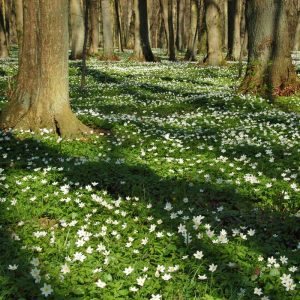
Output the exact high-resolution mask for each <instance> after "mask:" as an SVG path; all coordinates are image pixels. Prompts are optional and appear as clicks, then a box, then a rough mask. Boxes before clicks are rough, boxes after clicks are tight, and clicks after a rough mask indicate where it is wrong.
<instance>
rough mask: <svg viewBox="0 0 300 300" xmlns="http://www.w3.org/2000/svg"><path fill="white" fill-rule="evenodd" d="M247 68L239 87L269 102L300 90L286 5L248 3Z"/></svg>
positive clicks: (267, 1)
mask: <svg viewBox="0 0 300 300" xmlns="http://www.w3.org/2000/svg"><path fill="white" fill-rule="evenodd" d="M246 10H247V28H248V53H249V54H248V65H247V70H246V75H245V78H244V80H243V82H242V84H241V86H240V91H241V92H243V93H249V92H253V93H256V94H259V95H261V96H264V97H268V98H269V99H273V97H274V96H277V95H289V94H292V93H294V92H295V91H296V90H299V81H298V80H297V75H296V72H295V70H294V67H293V65H292V59H291V47H292V43H291V39H290V36H289V34H288V33H289V29H290V28H289V27H290V26H289V24H288V19H287V13H286V6H285V1H277V0H264V1H262V0H252V1H247V8H246Z"/></svg>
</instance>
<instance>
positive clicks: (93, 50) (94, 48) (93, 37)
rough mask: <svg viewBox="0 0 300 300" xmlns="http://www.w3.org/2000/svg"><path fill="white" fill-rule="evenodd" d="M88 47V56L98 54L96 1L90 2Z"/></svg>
mask: <svg viewBox="0 0 300 300" xmlns="http://www.w3.org/2000/svg"><path fill="white" fill-rule="evenodd" d="M89 7H90V12H89V16H90V24H91V30H90V47H89V54H91V55H95V54H98V47H99V5H98V0H90V6H89Z"/></svg>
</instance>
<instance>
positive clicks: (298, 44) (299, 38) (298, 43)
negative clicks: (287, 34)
mask: <svg viewBox="0 0 300 300" xmlns="http://www.w3.org/2000/svg"><path fill="white" fill-rule="evenodd" d="M293 49H294V50H295V51H299V50H300V14H299V16H298V23H297V28H296V34H295V42H294V47H293Z"/></svg>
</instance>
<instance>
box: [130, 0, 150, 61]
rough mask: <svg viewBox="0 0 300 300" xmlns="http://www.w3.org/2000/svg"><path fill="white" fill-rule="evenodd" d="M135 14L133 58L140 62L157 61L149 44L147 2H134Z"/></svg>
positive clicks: (140, 0)
mask: <svg viewBox="0 0 300 300" xmlns="http://www.w3.org/2000/svg"><path fill="white" fill-rule="evenodd" d="M134 14H135V27H134V53H133V58H134V59H137V60H139V61H155V58H154V55H153V53H152V50H151V47H150V42H149V33H148V14H147V0H134Z"/></svg>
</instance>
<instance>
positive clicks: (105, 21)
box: [101, 0, 114, 59]
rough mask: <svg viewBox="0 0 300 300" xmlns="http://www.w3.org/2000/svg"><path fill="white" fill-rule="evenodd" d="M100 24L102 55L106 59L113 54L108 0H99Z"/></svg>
mask: <svg viewBox="0 0 300 300" xmlns="http://www.w3.org/2000/svg"><path fill="white" fill-rule="evenodd" d="M101 11H102V26H103V55H104V58H106V59H111V58H113V56H114V44H113V37H114V33H113V18H112V11H111V6H110V0H101Z"/></svg>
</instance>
